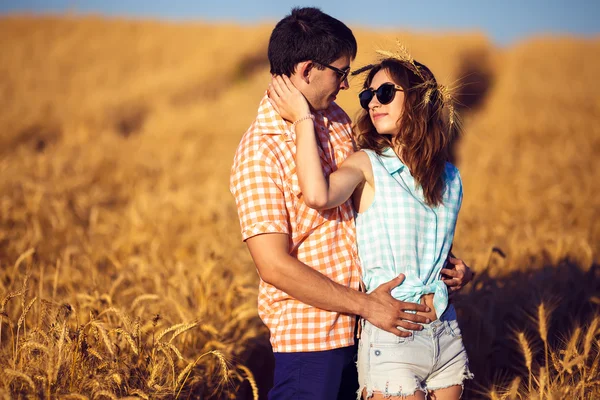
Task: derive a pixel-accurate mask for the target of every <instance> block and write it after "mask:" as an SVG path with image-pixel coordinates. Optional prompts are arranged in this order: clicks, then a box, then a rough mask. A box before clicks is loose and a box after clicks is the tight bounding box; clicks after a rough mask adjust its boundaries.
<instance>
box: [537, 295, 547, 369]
mask: <svg viewBox="0 0 600 400" xmlns="http://www.w3.org/2000/svg"><path fill="white" fill-rule="evenodd" d="M537 311H538V313H537V322H538V332H539V333H540V337H541V338H542V341H543V342H544V357H545V360H546V368H550V365H549V364H548V321H549V319H550V312H549V311H548V309H547V308H546V305H545V304H544V303H543V302H542V303H540V305H539V306H538V310H537Z"/></svg>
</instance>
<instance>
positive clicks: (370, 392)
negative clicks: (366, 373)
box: [356, 386, 427, 400]
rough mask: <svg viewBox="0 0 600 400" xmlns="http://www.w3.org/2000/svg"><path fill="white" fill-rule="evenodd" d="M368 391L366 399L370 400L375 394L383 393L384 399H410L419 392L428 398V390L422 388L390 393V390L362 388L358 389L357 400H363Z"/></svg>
mask: <svg viewBox="0 0 600 400" xmlns="http://www.w3.org/2000/svg"><path fill="white" fill-rule="evenodd" d="M365 390H366V391H367V397H365V399H370V398H371V397H373V395H374V394H375V393H381V394H383V397H386V398H387V397H408V396H412V395H414V394H415V393H417V392H419V391H420V392H423V393H425V396H427V390H425V389H423V388H420V387H416V388H415V390H413V391H412V392H408V391H407V392H401V391H400V392H390V391H388V390H379V389H374V388H370V387H368V386H364V387H361V388H360V389H358V391H357V392H356V400H361V399H362V394H363V392H364V391H365Z"/></svg>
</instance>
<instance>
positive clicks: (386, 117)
mask: <svg viewBox="0 0 600 400" xmlns="http://www.w3.org/2000/svg"><path fill="white" fill-rule="evenodd" d="M384 83H391V84H394V85H396V86H398V87H399V85H398V84H396V83H395V82H394V81H393V80H392V77H391V76H389V75H388V72H387V71H386V70H385V69H382V70H380V71H379V72H377V73H376V74H375V76H374V77H373V80H372V81H371V85H370V86H369V87H370V88H371V89H373V90H377V89H378V88H379V87H380V86H381V85H383V84H384ZM403 111H404V92H403V91H401V90H396V91H395V94H394V98H393V100H392V101H391V102H390V103H388V104H381V103H380V102H379V99H378V98H377V96H373V98H372V99H371V101H370V102H369V116H370V117H371V122H373V125H374V126H375V129H377V133H379V134H380V135H386V134H387V135H392V136H394V135H396V134H397V133H398V132H399V130H400V117H401V116H402V112H403Z"/></svg>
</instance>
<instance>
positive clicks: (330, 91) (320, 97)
mask: <svg viewBox="0 0 600 400" xmlns="http://www.w3.org/2000/svg"><path fill="white" fill-rule="evenodd" d="M329 65H330V66H331V67H334V68H337V69H339V70H346V69H347V68H350V57H349V56H342V57H340V58H338V59H337V60H335V61H334V62H332V63H331V64H329ZM348 88H349V85H348V78H345V79H344V80H342V79H341V76H340V74H339V73H338V72H336V71H334V70H333V69H331V68H324V69H322V70H321V69H317V68H316V67H313V69H312V70H311V77H310V83H309V84H308V85H307V86H306V90H305V91H303V92H304V93H303V94H304V96H305V97H306V99H307V100H308V102H309V104H310V105H311V107H312V108H313V109H315V110H317V111H318V110H325V109H327V108H328V107H329V106H330V105H331V103H333V102H334V101H335V99H336V96H337V94H338V92H339V91H340V90H346V89H348Z"/></svg>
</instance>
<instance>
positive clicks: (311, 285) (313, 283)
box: [246, 234, 367, 315]
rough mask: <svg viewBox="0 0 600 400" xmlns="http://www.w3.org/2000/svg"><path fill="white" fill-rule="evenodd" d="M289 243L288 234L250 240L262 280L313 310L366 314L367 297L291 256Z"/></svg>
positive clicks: (264, 236) (247, 242)
mask: <svg viewBox="0 0 600 400" xmlns="http://www.w3.org/2000/svg"><path fill="white" fill-rule="evenodd" d="M288 240H289V238H288V236H287V235H282V234H266V235H258V236H255V237H252V238H250V239H248V240H247V241H246V244H247V245H248V249H249V250H250V254H251V255H252V258H253V259H254V263H255V264H256V268H257V269H258V272H259V274H260V276H261V278H262V280H263V281H265V282H267V283H268V284H270V285H273V286H275V287H276V288H277V289H279V290H281V291H283V292H285V293H287V294H289V295H290V296H292V297H293V298H295V299H297V300H299V301H301V302H303V303H305V304H308V305H311V306H313V307H317V308H320V309H323V310H327V311H335V312H339V313H344V314H354V315H362V314H363V311H364V308H365V307H366V302H367V296H366V294H364V293H361V292H359V291H358V290H355V289H352V288H349V287H346V286H344V285H340V284H338V283H336V282H334V281H332V280H331V279H329V278H328V277H327V276H325V275H323V274H322V273H320V272H318V271H316V270H314V269H313V268H311V267H309V266H308V265H306V264H304V263H302V262H301V261H298V260H297V259H296V258H294V257H292V256H290V255H289V253H288Z"/></svg>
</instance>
